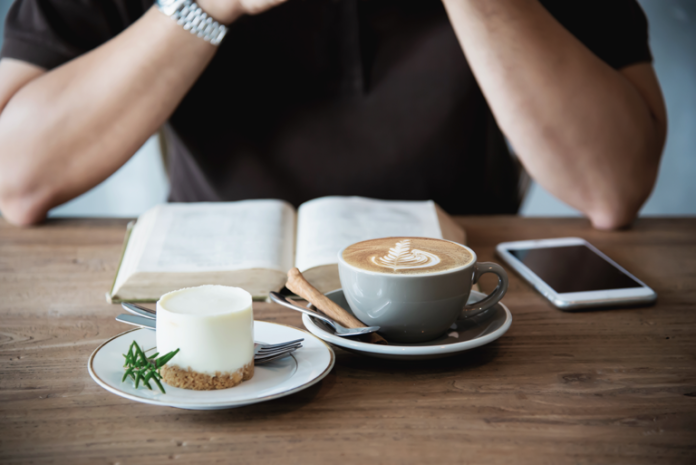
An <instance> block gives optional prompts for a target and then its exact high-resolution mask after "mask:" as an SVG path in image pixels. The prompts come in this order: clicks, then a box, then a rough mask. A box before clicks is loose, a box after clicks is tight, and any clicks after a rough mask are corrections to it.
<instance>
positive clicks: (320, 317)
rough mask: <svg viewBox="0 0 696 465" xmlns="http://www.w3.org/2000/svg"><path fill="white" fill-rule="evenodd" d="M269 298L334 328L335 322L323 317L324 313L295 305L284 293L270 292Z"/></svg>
mask: <svg viewBox="0 0 696 465" xmlns="http://www.w3.org/2000/svg"><path fill="white" fill-rule="evenodd" d="M269 295H270V297H271V300H272V301H273V302H275V303H277V304H279V305H282V306H284V307H287V308H291V309H293V310H297V311H298V312H302V313H306V314H307V315H311V316H313V317H314V318H317V319H318V320H321V321H323V322H324V323H326V324H328V325H330V326H331V327H332V328H334V329H336V322H334V321H333V320H332V319H330V318H328V317H325V316H324V315H322V314H320V313H318V312H315V311H313V310H310V309H308V308H303V307H300V306H299V305H295V304H294V303H292V302H290V301H289V300H288V299H287V298H286V297H285V296H284V295H281V294H278V293H277V292H271V293H270V294H269Z"/></svg>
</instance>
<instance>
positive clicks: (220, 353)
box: [157, 285, 254, 390]
mask: <svg viewBox="0 0 696 465" xmlns="http://www.w3.org/2000/svg"><path fill="white" fill-rule="evenodd" d="M251 302H252V299H251V294H249V293H248V292H247V291H245V290H244V289H241V288H238V287H229V286H217V285H207V286H199V287H191V288H186V289H180V290H178V291H173V292H169V293H167V294H164V295H163V296H162V297H161V298H160V300H159V301H158V302H157V350H158V352H159V353H167V352H169V351H172V350H176V349H180V350H179V353H177V355H176V356H175V357H174V358H172V359H171V360H170V361H169V363H167V364H166V365H165V366H164V367H162V368H161V369H160V373H161V375H162V379H163V380H164V382H166V383H167V384H168V385H170V386H174V387H178V388H184V389H195V390H213V389H226V388H230V387H234V386H237V385H238V384H240V383H241V382H242V381H246V380H249V379H251V378H252V376H254V314H253V311H252V305H251Z"/></svg>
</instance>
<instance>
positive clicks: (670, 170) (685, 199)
mask: <svg viewBox="0 0 696 465" xmlns="http://www.w3.org/2000/svg"><path fill="white" fill-rule="evenodd" d="M639 3H640V4H641V6H642V7H643V9H644V10H645V13H646V14H647V16H648V20H649V22H650V45H651V47H652V52H653V55H654V58H655V61H654V65H655V69H656V71H657V75H658V77H659V79H660V83H661V85H662V90H663V92H664V95H665V101H666V103H667V112H668V115H669V135H668V138H667V146H666V148H665V152H664V157H663V159H662V165H661V168H660V175H659V178H658V181H657V186H656V188H655V190H654V192H653V194H652V195H651V197H650V199H649V200H648V202H647V203H646V204H645V206H644V207H643V209H642V210H641V216H651V215H652V216H654V215H696V0H639ZM11 4H12V0H0V19H2V22H0V44H1V43H2V30H3V29H4V18H5V14H6V13H7V10H8V9H9V8H10V5H11ZM168 190H169V186H168V182H167V176H166V174H165V172H164V167H163V165H162V160H161V156H160V152H159V145H158V143H157V140H156V139H155V138H154V137H153V138H151V139H150V140H149V141H148V142H147V143H146V144H145V145H144V146H143V147H142V148H141V149H140V151H139V152H138V153H137V154H136V155H135V156H134V157H133V158H132V159H131V160H130V161H129V162H128V163H126V164H125V165H124V166H123V167H122V168H121V169H120V170H119V171H118V172H116V173H115V174H114V175H113V176H111V177H110V178H109V179H107V180H106V181H104V182H103V183H101V184H100V185H99V186H97V187H95V188H94V189H92V190H91V191H89V192H87V193H86V194H84V195H82V196H80V197H78V198H77V199H75V200H73V201H71V202H68V203H67V204H65V205H62V206H60V207H58V208H55V209H54V210H52V211H51V213H50V216H102V217H103V216H117V217H135V216H138V215H139V214H141V213H142V212H144V211H145V210H147V209H148V208H150V207H152V206H153V205H156V204H158V203H161V202H164V201H166V198H167V193H168ZM520 213H521V214H522V215H525V216H576V215H579V213H578V212H577V211H576V210H574V209H572V208H570V207H568V206H567V205H565V204H563V203H562V202H560V201H558V200H556V199H555V198H554V197H553V196H551V195H550V194H549V193H548V192H546V191H545V190H544V189H542V188H541V187H540V186H538V185H537V184H535V183H532V185H531V186H530V189H529V191H528V193H527V196H526V198H525V200H524V203H523V205H522V209H521V212H520Z"/></svg>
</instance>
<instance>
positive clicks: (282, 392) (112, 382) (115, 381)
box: [87, 321, 336, 410]
mask: <svg viewBox="0 0 696 465" xmlns="http://www.w3.org/2000/svg"><path fill="white" fill-rule="evenodd" d="M299 338H304V342H303V343H302V347H301V348H300V349H298V350H296V351H295V352H294V353H293V354H292V356H290V357H286V358H284V359H281V360H278V361H275V362H271V363H268V364H265V365H259V366H257V367H255V370H254V377H253V378H251V379H250V380H249V381H244V382H243V383H242V384H240V385H238V386H235V387H233V388H229V389H220V390H216V391H192V390H188V389H179V388H175V387H171V386H169V385H167V384H164V383H163V386H164V389H165V390H166V391H167V393H166V394H162V393H161V392H160V390H159V389H157V387H156V386H153V387H154V390H152V391H150V390H149V389H147V388H145V387H143V386H140V388H138V389H135V388H134V387H133V382H132V380H126V381H125V382H123V383H122V382H121V378H122V377H123V373H124V371H123V355H122V354H125V353H127V352H128V348H129V346H130V345H131V343H132V342H133V341H134V340H135V341H138V344H140V345H141V346H143V347H145V348H146V349H149V348H151V347H155V332H154V331H151V330H147V329H133V330H130V331H126V332H125V333H122V334H119V335H118V336H115V337H113V338H111V339H109V340H108V341H106V342H105V343H104V344H102V345H101V346H99V347H98V348H97V349H96V350H95V351H94V352H93V353H92V355H91V356H90V358H89V362H88V364H87V367H88V368H89V374H90V376H91V377H92V379H94V381H96V382H97V384H99V385H100V386H101V387H103V388H104V389H106V390H107V391H110V392H113V393H114V394H116V395H119V396H121V397H125V398H126V399H130V400H134V401H136V402H143V403H146V404H153V405H166V406H169V407H176V408H182V409H189V410H218V409H226V408H233V407H241V406H242V405H249V404H254V403H257V402H263V401H266V400H271V399H277V398H278V397H283V396H287V395H290V394H293V393H295V392H298V391H301V390H302V389H305V388H308V387H309V386H312V385H313V384H316V383H317V382H319V381H320V380H321V379H323V378H324V377H325V376H326V375H327V374H329V372H330V371H331V368H333V366H334V362H335V360H336V357H335V355H334V352H333V350H332V349H331V347H329V345H328V344H326V343H325V342H323V341H322V340H320V339H318V338H316V337H314V336H313V335H311V334H309V333H308V332H307V331H304V330H302V329H298V328H293V327H291V326H285V325H280V324H277V323H269V322H266V321H254V340H255V341H258V342H263V343H269V344H272V343H277V342H283V341H290V340H292V339H299Z"/></svg>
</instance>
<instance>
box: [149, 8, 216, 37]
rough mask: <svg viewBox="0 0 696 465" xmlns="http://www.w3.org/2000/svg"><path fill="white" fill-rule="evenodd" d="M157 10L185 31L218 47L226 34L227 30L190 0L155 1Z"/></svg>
mask: <svg viewBox="0 0 696 465" xmlns="http://www.w3.org/2000/svg"><path fill="white" fill-rule="evenodd" d="M155 3H156V4H157V8H159V10H160V11H161V12H162V13H164V14H165V15H167V16H169V17H171V18H173V19H174V20H175V21H176V22H177V23H178V24H181V25H182V26H183V27H184V29H185V30H187V31H189V32H191V34H195V35H197V36H198V37H200V38H201V39H204V40H207V41H208V42H210V43H211V44H213V45H219V44H220V42H221V41H222V38H223V37H225V34H227V28H226V27H225V26H224V25H222V24H220V23H218V22H217V21H215V20H214V19H213V18H211V17H210V16H208V15H207V14H206V13H205V12H204V11H203V10H202V9H201V7H199V6H198V5H197V4H196V2H194V1H192V0H156V2H155Z"/></svg>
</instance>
